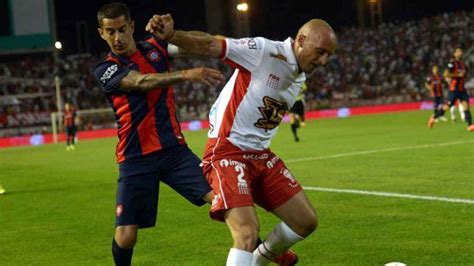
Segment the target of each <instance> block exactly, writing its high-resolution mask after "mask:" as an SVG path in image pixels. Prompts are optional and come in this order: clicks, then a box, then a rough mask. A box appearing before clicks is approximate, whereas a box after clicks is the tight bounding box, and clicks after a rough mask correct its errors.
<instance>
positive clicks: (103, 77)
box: [94, 61, 130, 94]
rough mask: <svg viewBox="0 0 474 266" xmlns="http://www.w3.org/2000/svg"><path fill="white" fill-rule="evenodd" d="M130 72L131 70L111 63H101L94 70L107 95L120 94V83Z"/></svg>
mask: <svg viewBox="0 0 474 266" xmlns="http://www.w3.org/2000/svg"><path fill="white" fill-rule="evenodd" d="M128 72H130V69H129V68H126V67H122V66H120V65H119V64H117V63H115V62H111V61H104V62H101V63H99V64H98V65H97V66H96V67H95V68H94V76H95V78H96V79H97V81H98V82H99V83H100V85H101V87H102V90H103V91H104V93H107V94H109V93H114V92H120V82H121V81H122V79H123V78H124V77H125V76H126V75H127V74H128Z"/></svg>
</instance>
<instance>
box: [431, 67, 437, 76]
mask: <svg viewBox="0 0 474 266" xmlns="http://www.w3.org/2000/svg"><path fill="white" fill-rule="evenodd" d="M438 71H439V69H438V66H437V65H433V67H432V68H431V72H433V74H438Z"/></svg>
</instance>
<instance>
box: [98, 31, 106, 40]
mask: <svg viewBox="0 0 474 266" xmlns="http://www.w3.org/2000/svg"><path fill="white" fill-rule="evenodd" d="M97 32H99V35H100V38H102V39H103V40H105V38H104V30H103V29H102V28H97Z"/></svg>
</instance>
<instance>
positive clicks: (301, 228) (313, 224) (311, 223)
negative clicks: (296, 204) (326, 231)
mask: <svg viewBox="0 0 474 266" xmlns="http://www.w3.org/2000/svg"><path fill="white" fill-rule="evenodd" d="M317 227H318V217H317V215H316V212H314V211H312V212H309V213H307V214H306V215H305V216H304V217H301V219H299V220H298V223H297V224H296V225H295V226H294V228H292V229H293V231H295V233H297V234H298V235H300V236H302V237H307V236H309V235H310V234H311V233H313V232H314V231H316V228H317Z"/></svg>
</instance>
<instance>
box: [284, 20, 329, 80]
mask: <svg viewBox="0 0 474 266" xmlns="http://www.w3.org/2000/svg"><path fill="white" fill-rule="evenodd" d="M336 47H337V38H336V34H335V33H334V30H333V29H332V28H331V26H330V25H329V24H328V23H327V22H326V21H324V20H321V19H312V20H310V21H308V22H306V23H305V24H304V25H303V26H302V27H301V28H300V30H299V31H298V34H297V35H296V39H295V43H294V46H293V50H294V52H295V57H296V61H297V62H298V66H299V68H300V69H301V70H302V71H303V72H305V73H307V74H309V73H311V72H313V70H314V69H315V68H316V67H317V66H318V65H324V64H326V63H327V62H328V58H329V56H330V55H331V54H333V53H334V52H335V51H336Z"/></svg>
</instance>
